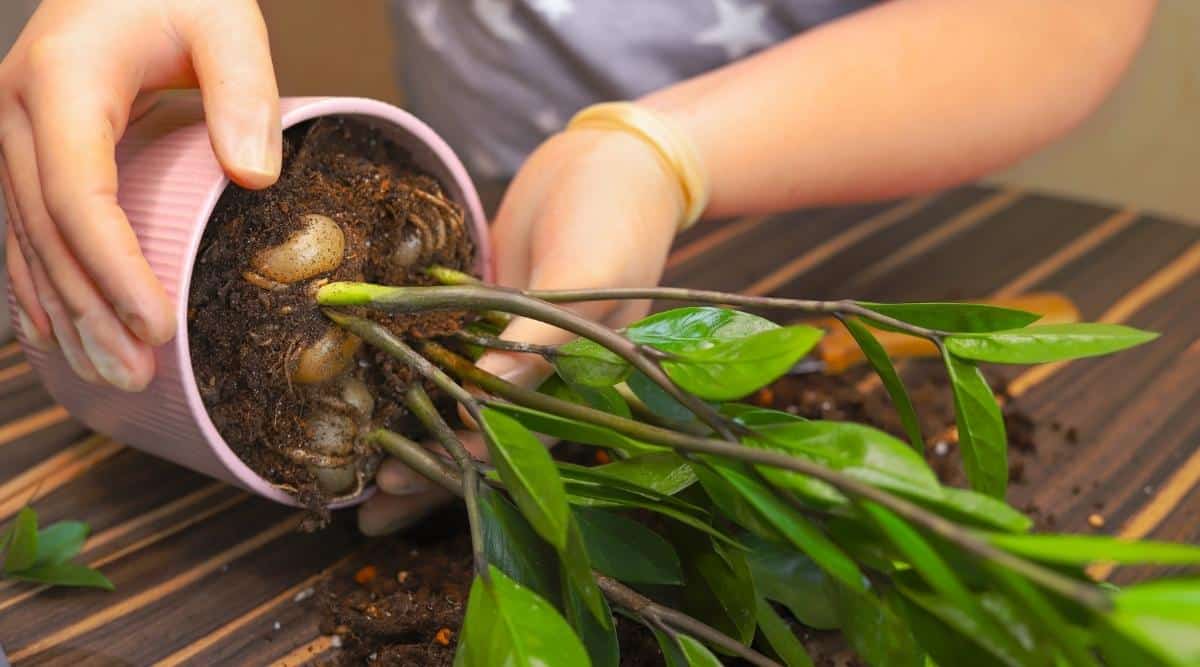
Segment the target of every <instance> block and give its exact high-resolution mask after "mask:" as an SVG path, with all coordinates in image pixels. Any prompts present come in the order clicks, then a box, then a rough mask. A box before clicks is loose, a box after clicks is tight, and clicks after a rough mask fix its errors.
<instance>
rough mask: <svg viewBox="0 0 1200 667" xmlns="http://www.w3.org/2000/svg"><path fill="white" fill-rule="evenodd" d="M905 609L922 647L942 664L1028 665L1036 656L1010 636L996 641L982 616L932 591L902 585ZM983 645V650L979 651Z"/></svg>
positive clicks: (903, 608)
mask: <svg viewBox="0 0 1200 667" xmlns="http://www.w3.org/2000/svg"><path fill="white" fill-rule="evenodd" d="M901 590H902V593H903V595H902V596H901V599H903V601H904V603H905V604H904V605H903V607H902V613H903V615H904V617H905V618H906V619H907V620H908V626H909V627H910V628H911V629H912V631H913V634H914V635H916V637H917V640H918V641H919V642H920V644H921V648H923V649H925V650H926V651H928V652H929V653H930V655H931V656H932V657H933V659H934V660H935V661H936V662H937V664H939V665H965V664H971V665H977V666H978V667H996V666H999V665H1007V667H1025V665H1030V664H1035V663H1034V660H1033V659H1032V658H1033V656H1032V655H1031V654H1030V653H1029V652H1028V651H1026V650H1025V649H1024V648H1022V647H1021V645H1020V644H1017V643H1016V642H1015V641H1014V640H1013V639H1012V638H1011V637H1004V636H1001V641H996V639H997V636H996V633H994V632H988V631H985V630H984V629H983V628H982V627H980V624H979V619H978V618H977V617H974V616H971V615H969V614H965V613H963V611H962V609H961V608H960V607H959V606H957V605H954V604H951V603H950V602H949V601H948V600H946V599H944V598H941V597H938V596H937V595H934V594H932V593H925V592H921V591H917V590H914V589H908V588H903V589H901ZM980 649H983V651H980Z"/></svg>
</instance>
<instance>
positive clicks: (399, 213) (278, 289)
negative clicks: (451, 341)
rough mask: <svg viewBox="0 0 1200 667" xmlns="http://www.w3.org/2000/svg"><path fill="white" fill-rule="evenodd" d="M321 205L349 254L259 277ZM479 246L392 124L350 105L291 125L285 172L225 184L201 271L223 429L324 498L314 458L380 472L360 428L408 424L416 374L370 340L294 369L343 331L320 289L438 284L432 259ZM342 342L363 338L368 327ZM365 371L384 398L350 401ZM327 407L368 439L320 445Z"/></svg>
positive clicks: (209, 379)
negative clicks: (406, 405)
mask: <svg viewBox="0 0 1200 667" xmlns="http://www.w3.org/2000/svg"><path fill="white" fill-rule="evenodd" d="M313 214H317V215H322V216H326V217H327V218H330V219H332V220H333V221H334V222H335V223H336V225H337V227H338V228H340V230H341V233H342V235H344V252H343V253H342V256H341V258H340V263H337V262H336V258H335V260H334V262H335V263H336V267H335V268H332V270H327V271H325V272H322V273H319V274H317V275H311V276H304V279H301V280H298V281H295V282H291V283H290V284H279V283H276V282H275V281H270V280H264V279H262V278H258V277H257V276H258V275H259V273H258V272H257V271H251V264H252V261H253V260H252V258H255V257H257V256H259V253H261V252H263V251H264V250H266V249H270V248H275V247H277V246H279V245H280V244H282V243H284V242H285V241H287V240H288V239H289V238H292V237H293V235H296V234H298V233H300V231H301V230H302V229H304V228H305V225H306V221H307V220H308V218H306V217H305V216H309V215H313ZM335 231H336V230H335ZM473 258H474V247H473V244H472V241H471V238H470V234H469V233H468V230H467V227H466V224H465V222H464V216H463V212H462V210H461V208H460V207H459V206H458V205H457V204H455V203H453V202H451V201H449V200H448V199H447V198H446V196H445V194H444V192H443V189H442V186H441V185H440V184H439V183H438V182H437V181H435V180H434V179H433V178H431V177H429V176H428V175H426V174H424V173H422V172H421V171H419V170H418V169H417V168H416V167H415V166H414V165H413V163H412V160H411V158H410V157H409V155H408V154H407V153H406V152H405V151H403V150H402V149H400V148H399V147H398V146H396V145H395V144H394V143H393V142H392V141H390V140H388V139H387V138H385V137H384V136H383V135H382V134H381V133H380V132H378V131H377V130H375V129H373V128H371V127H369V126H367V125H366V124H364V123H362V122H360V121H356V120H353V119H347V118H339V117H332V118H323V119H319V120H316V121H310V122H308V123H305V124H303V125H300V126H296V127H293V128H290V129H289V130H288V131H287V132H286V133H285V134H284V158H283V172H282V176H281V177H280V179H279V181H278V183H276V184H275V185H273V186H272V187H270V188H267V189H265V190H261V191H249V190H245V189H242V188H240V187H237V186H235V185H231V186H230V187H229V188H228V189H227V190H226V191H225V193H224V194H223V195H222V197H221V199H220V201H219V202H218V204H217V206H216V209H215V211H214V213H213V215H212V217H211V220H210V221H209V224H208V227H207V229H206V231H205V233H204V237H203V239H202V241H201V244H200V249H199V253H198V257H197V261H196V266H195V269H194V271H193V276H192V282H191V289H190V292H189V295H188V298H189V302H188V305H189V308H188V329H189V344H190V348H191V355H192V359H193V365H194V371H195V375H196V383H197V385H198V386H199V390H200V395H201V397H202V398H203V400H204V404H205V406H206V407H207V409H208V412H209V415H210V417H211V418H212V420H213V423H214V425H215V426H216V428H217V430H218V431H220V433H221V435H222V436H223V437H224V438H225V441H226V442H227V443H229V445H230V446H231V447H232V448H233V450H234V451H235V452H236V453H237V454H238V456H239V457H241V458H242V460H243V461H245V462H246V463H247V464H248V465H249V466H250V467H251V468H252V469H253V470H255V471H256V472H258V473H259V474H260V475H262V476H263V477H265V478H266V479H268V480H270V481H271V482H273V483H275V484H277V485H280V486H282V487H284V488H288V489H291V490H294V491H295V492H296V493H298V494H299V495H300V496H301V497H302V498H305V499H306V500H307V502H308V504H309V505H310V506H311V507H313V508H314V509H318V508H321V507H323V506H324V504H325V502H324V501H325V500H326V499H327V497H328V496H330V495H337V494H331V493H329V492H328V490H327V488H326V489H323V488H322V487H320V486H319V485H318V484H317V481H316V479H315V477H314V472H313V471H314V470H317V469H325V468H329V467H338V466H340V467H341V468H343V469H346V470H351V471H352V472H353V473H355V474H357V476H358V480H359V481H360V482H361V481H364V480H367V481H369V479H370V477H371V476H372V475H373V471H374V466H375V465H377V462H378V455H377V454H376V453H375V452H373V451H371V450H370V448H369V445H367V444H365V443H364V442H362V441H361V439H359V438H355V437H353V436H354V435H356V434H360V433H363V432H365V429H368V428H371V427H376V426H387V427H390V428H395V429H399V430H404V429H405V428H406V426H407V425H406V423H405V413H404V411H403V409H402V408H401V407H400V406H401V405H402V402H401V401H400V400H398V398H399V396H401V395H402V392H403V389H404V388H406V387H407V386H408V385H409V383H410V382H411V381H412V379H413V378H412V374H411V372H410V371H409V369H408V368H407V367H404V366H403V365H400V364H397V363H395V362H394V361H393V360H392V359H391V358H389V357H386V356H384V355H382V354H381V353H377V352H375V351H373V350H371V349H370V348H368V347H367V346H360V347H359V348H358V349H357V351H353V359H347V358H345V356H343V357H341V358H340V361H344V362H346V363H344V365H343V366H344V367H342V368H337V369H334V372H335V373H336V374H337V377H336V378H335V379H333V380H331V381H326V382H321V383H307V384H302V383H300V382H299V381H294V380H296V379H297V378H299V377H300V376H299V375H298V373H297V364H299V361H300V358H301V355H302V354H303V353H304V352H305V351H306V350H308V349H309V348H310V346H312V345H313V344H314V343H315V342H317V341H318V340H319V339H321V338H322V337H323V336H326V335H330V336H338V335H340V334H339V332H336V331H334V332H333V333H331V331H332V327H333V326H334V325H332V323H331V322H330V321H329V320H328V319H326V318H325V317H324V316H323V315H322V313H321V312H320V310H319V309H318V307H317V306H316V303H315V300H314V298H313V295H314V291H315V289H316V288H317V287H319V286H320V284H322V283H324V282H327V281H337V280H353V281H361V280H366V281H370V282H377V283H383V284H392V285H413V284H431V283H432V282H433V281H432V280H431V279H430V278H428V277H427V276H426V275H425V274H424V273H423V269H424V268H425V267H427V266H429V265H432V264H439V265H443V266H447V267H451V268H454V269H460V270H464V271H469V270H470V267H471V266H472V264H473V261H472V260H473ZM369 316H370V317H372V318H374V319H375V320H377V321H379V322H381V323H383V324H385V325H386V326H387V327H388V328H389V329H391V331H392V332H393V333H395V334H397V335H399V336H401V337H403V338H424V337H431V336H438V335H444V334H447V333H450V332H453V331H455V330H456V329H458V328H459V327H461V325H462V322H463V320H464V318H465V315H464V314H462V313H448V312H438V313H429V314H420V315H386V314H370V315H369ZM330 340H335V341H337V340H338V339H336V338H335V339H330ZM340 342H341V343H344V344H345V345H346V346H347V347H345V348H344V349H346V350H353V346H354V342H355V341H354V339H341V340H340ZM333 357H335V358H337V355H333ZM351 382H353V383H354V384H355V386H356V387H358V388H360V389H361V387H362V386H363V384H365V386H366V388H367V389H368V390H369V392H370V394H371V395H373V396H374V407H373V408H372V407H371V406H370V405H368V406H367V407H366V408H365V410H364V409H361V408H358V409H355V408H354V406H353V405H348V404H347V403H348V399H347V398H346V396H348V395H349V394H346V393H343V387H344V386H346V384H345V383H351ZM358 395H359V396H361V392H360V393H359V394H358ZM350 402H351V403H353V401H350ZM450 412H451V413H452V412H453V411H450ZM339 413H341V414H342V416H337V415H338V414H339ZM318 414H320V415H324V416H322V417H321V418H322V419H326V421H328V420H329V419H334V420H335V421H336V420H341V421H336V423H337V424H344V423H345V419H346V418H348V417H347V415H352V416H353V420H352V421H353V422H355V430H354V433H352V434H351V437H349V438H347V440H357V442H354V444H353V451H350V452H344V451H338V452H337V454H336V455H329V452H328V448H326V450H324V451H316V450H315V448H314V447H313V446H311V441H312V440H313V439H314V436H313V429H314V428H316V427H315V426H313V424H314V423H315V422H314V421H313V419H314V415H318ZM330 414H333V416H332V417H329V415H330ZM328 486H329V485H328V484H326V487H328Z"/></svg>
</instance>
